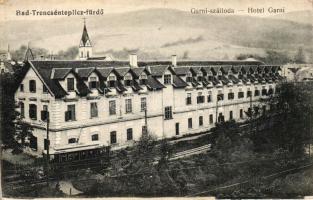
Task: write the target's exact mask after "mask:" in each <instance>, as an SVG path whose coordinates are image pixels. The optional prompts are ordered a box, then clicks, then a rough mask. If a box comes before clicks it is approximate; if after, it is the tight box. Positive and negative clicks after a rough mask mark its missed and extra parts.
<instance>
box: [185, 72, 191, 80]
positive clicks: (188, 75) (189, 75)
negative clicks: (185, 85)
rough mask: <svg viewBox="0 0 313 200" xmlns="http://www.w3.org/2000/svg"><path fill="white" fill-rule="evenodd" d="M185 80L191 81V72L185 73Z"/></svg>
mask: <svg viewBox="0 0 313 200" xmlns="http://www.w3.org/2000/svg"><path fill="white" fill-rule="evenodd" d="M186 81H187V82H192V74H191V72H188V73H187V78H186Z"/></svg>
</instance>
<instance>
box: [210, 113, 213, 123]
mask: <svg viewBox="0 0 313 200" xmlns="http://www.w3.org/2000/svg"><path fill="white" fill-rule="evenodd" d="M210 124H213V114H210Z"/></svg>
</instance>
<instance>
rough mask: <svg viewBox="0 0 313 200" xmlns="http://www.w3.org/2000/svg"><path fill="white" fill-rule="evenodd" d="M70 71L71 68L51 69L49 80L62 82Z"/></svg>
mask: <svg viewBox="0 0 313 200" xmlns="http://www.w3.org/2000/svg"><path fill="white" fill-rule="evenodd" d="M71 71H72V69H71V68H63V69H53V70H52V77H51V78H52V79H62V80H63V79H64V78H65V77H66V76H67V75H68V74H69V73H70V72H71Z"/></svg>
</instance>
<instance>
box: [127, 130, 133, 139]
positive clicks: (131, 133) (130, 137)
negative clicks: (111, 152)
mask: <svg viewBox="0 0 313 200" xmlns="http://www.w3.org/2000/svg"><path fill="white" fill-rule="evenodd" d="M126 134H127V140H132V139H133V129H132V128H128V129H127V130H126Z"/></svg>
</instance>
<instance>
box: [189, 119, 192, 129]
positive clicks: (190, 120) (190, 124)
mask: <svg viewBox="0 0 313 200" xmlns="http://www.w3.org/2000/svg"><path fill="white" fill-rule="evenodd" d="M188 128H192V118H188Z"/></svg>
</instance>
